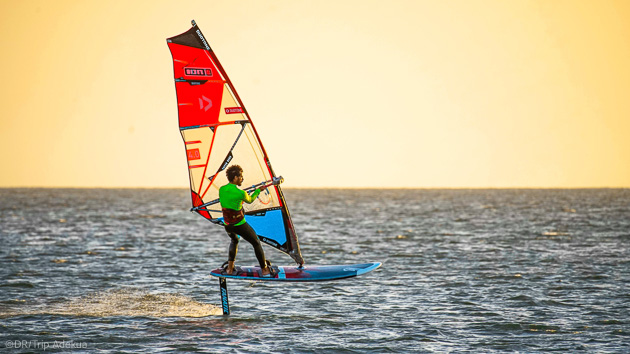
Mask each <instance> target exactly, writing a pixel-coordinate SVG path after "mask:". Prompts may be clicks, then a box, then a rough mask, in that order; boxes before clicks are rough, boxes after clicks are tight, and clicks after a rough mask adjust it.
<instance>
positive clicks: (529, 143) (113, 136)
mask: <svg viewBox="0 0 630 354" xmlns="http://www.w3.org/2000/svg"><path fill="white" fill-rule="evenodd" d="M191 19H195V20H196V22H197V24H198V25H199V27H200V28H201V30H202V31H203V33H204V35H205V37H206V38H207V39H208V41H209V42H210V45H211V46H212V48H213V49H214V51H215V52H216V53H217V56H218V57H219V59H220V60H221V62H222V64H223V66H224V68H225V69H226V71H227V72H228V74H229V75H230V78H231V79H232V82H233V83H234V85H235V86H236V89H237V90H238V92H239V94H240V96H241V98H242V99H243V102H244V104H245V106H246V107H247V109H248V111H249V113H250V115H251V117H252V120H253V122H254V124H255V125H256V128H257V130H258V132H259V134H260V136H261V138H262V141H263V144H264V145H265V148H266V149H267V152H268V153H269V156H270V159H271V162H272V164H273V166H274V170H275V171H276V173H278V174H280V175H282V176H284V178H285V186H287V187H453V188H457V187H630V138H629V137H628V136H629V135H630V104H628V101H629V99H628V98H629V96H630V64H629V63H630V1H624V0H622V1H610V0H602V1H596V0H588V1H580V0H569V1H562V0H554V1H548V0H545V1H524V0H514V1H500V0H496V1H475V0H459V1H433V0H429V1H397V0H394V1H368V0H357V1H345V0H320V1H303V0H282V1H280V0H264V1H263V0H251V1H237V0H230V1H214V0H204V1H127V0H125V1H96V0H85V1H79V0H77V1H60V0H55V1H48V0H42V1H34V0H22V1H14V0H11V1H9V0H0V34H1V36H0V48H2V55H0V77H2V79H3V80H2V86H1V87H2V92H1V96H0V165H1V166H2V172H1V173H0V187H17V186H45V187H182V188H183V187H187V186H188V175H187V173H188V169H187V164H186V155H185V149H184V145H183V143H182V140H181V137H180V134H179V131H178V125H177V104H176V99H175V86H174V83H173V67H172V60H171V55H170V52H169V50H168V47H167V45H166V38H167V37H171V36H174V35H177V34H180V33H182V32H184V31H186V30H188V29H189V28H190V20H191Z"/></svg>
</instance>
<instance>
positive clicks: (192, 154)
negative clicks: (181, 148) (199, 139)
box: [186, 149, 201, 161]
mask: <svg viewBox="0 0 630 354" xmlns="http://www.w3.org/2000/svg"><path fill="white" fill-rule="evenodd" d="M186 156H187V157H188V161H190V160H199V159H201V155H200V154H199V149H190V150H186Z"/></svg>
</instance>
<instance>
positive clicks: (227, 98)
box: [167, 21, 304, 264]
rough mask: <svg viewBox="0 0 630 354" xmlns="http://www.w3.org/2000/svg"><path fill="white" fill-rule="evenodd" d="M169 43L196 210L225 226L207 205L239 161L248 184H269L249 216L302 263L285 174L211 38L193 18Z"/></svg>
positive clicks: (265, 234) (262, 234) (260, 233)
mask: <svg viewBox="0 0 630 354" xmlns="http://www.w3.org/2000/svg"><path fill="white" fill-rule="evenodd" d="M167 44H168V47H169V49H170V51H171V54H172V56H173V71H174V82H175V89H176V91H177V109H178V116H179V130H180V134H181V136H182V139H183V141H184V146H185V148H186V158H187V162H188V172H189V179H190V192H191V198H192V206H193V207H192V209H191V211H194V212H196V213H198V214H199V215H201V216H203V217H204V218H206V219H208V220H209V221H211V222H213V223H215V224H219V225H222V224H223V216H222V213H221V211H220V210H216V207H214V208H208V207H209V206H211V205H213V204H217V203H218V202H219V200H218V191H219V187H220V186H222V185H224V184H227V183H228V181H227V177H226V176H225V173H222V172H223V171H224V170H225V169H226V168H227V167H229V166H230V165H235V164H236V165H240V166H241V167H242V168H243V170H244V176H245V181H246V183H251V182H254V183H255V184H254V185H253V186H252V187H250V188H253V187H255V186H258V187H260V186H262V185H269V186H268V188H267V189H266V190H265V191H264V192H262V193H260V195H259V197H258V198H257V199H256V200H255V201H254V202H253V203H252V204H245V205H244V206H243V207H244V208H245V218H246V220H247V221H248V222H249V223H250V224H251V225H252V226H253V227H254V229H255V230H256V232H257V233H258V237H259V238H260V240H261V241H263V242H265V243H267V244H269V245H271V246H273V247H275V248H276V249H278V250H280V251H282V252H285V253H287V254H289V255H290V256H291V257H292V258H293V259H294V260H295V261H296V263H298V264H303V263H304V260H303V259H302V255H301V252H300V247H299V243H298V240H297V235H296V234H295V230H294V227H293V222H292V221H291V216H290V213H289V209H288V207H287V205H286V201H285V199H284V195H283V193H282V189H281V188H280V185H279V183H280V181H281V178H279V177H278V176H276V175H275V173H274V171H273V168H272V167H271V163H270V161H269V157H268V155H267V152H266V151H265V148H264V146H263V144H262V142H261V139H260V136H259V134H258V132H257V131H256V127H255V126H254V124H253V122H252V121H251V118H250V116H249V113H248V111H247V109H246V108H245V106H244V104H243V102H242V100H241V98H240V97H239V95H238V93H237V91H236V89H235V88H234V85H233V84H232V82H231V80H230V78H229V76H228V75H227V73H226V71H225V69H224V68H223V66H222V65H221V63H220V62H219V60H218V58H217V56H216V54H215V53H214V52H213V51H212V49H211V48H210V45H209V44H208V41H207V40H206V39H205V37H204V36H203V34H202V33H201V30H199V28H198V27H197V25H196V24H195V23H194V21H193V27H192V28H190V29H189V30H188V31H186V32H184V33H182V34H180V35H178V36H174V37H172V38H169V39H167ZM250 188H247V189H250ZM247 189H246V190H247Z"/></svg>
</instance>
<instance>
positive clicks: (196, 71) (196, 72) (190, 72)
mask: <svg viewBox="0 0 630 354" xmlns="http://www.w3.org/2000/svg"><path fill="white" fill-rule="evenodd" d="M184 74H186V75H187V76H212V69H208V68H184Z"/></svg>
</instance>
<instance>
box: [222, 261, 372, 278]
mask: <svg viewBox="0 0 630 354" xmlns="http://www.w3.org/2000/svg"><path fill="white" fill-rule="evenodd" d="M380 266H381V263H380V262H376V263H362V264H340V265H306V266H303V267H298V266H272V267H271V268H272V269H273V270H274V271H275V273H276V274H275V276H274V277H262V276H261V272H260V267H259V266H249V267H247V266H236V267H235V272H234V273H233V274H232V275H226V274H221V272H222V271H223V270H222V269H221V268H217V269H214V270H213V271H212V272H210V275H212V276H215V277H219V278H229V279H241V280H261V281H288V282H307V281H327V280H336V279H344V278H351V277H356V276H357V275H361V274H365V273H367V272H371V271H373V270H375V269H377V268H378V267H380Z"/></svg>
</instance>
